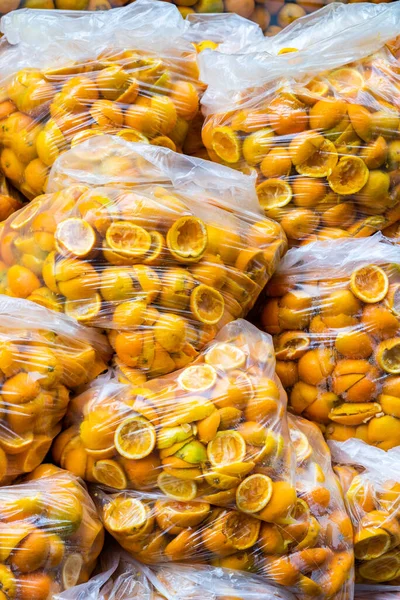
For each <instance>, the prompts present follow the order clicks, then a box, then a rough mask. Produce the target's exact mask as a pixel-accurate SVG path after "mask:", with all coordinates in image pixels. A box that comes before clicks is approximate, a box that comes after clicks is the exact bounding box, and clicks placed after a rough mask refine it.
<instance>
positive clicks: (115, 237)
mask: <svg viewBox="0 0 400 600" xmlns="http://www.w3.org/2000/svg"><path fill="white" fill-rule="evenodd" d="M106 242H107V245H108V246H109V247H110V248H111V249H112V250H114V251H115V252H118V253H119V254H120V255H121V256H124V257H127V258H129V259H134V260H137V261H139V260H140V259H141V258H142V257H144V256H145V255H146V254H147V252H149V250H150V248H151V236H150V233H149V232H148V231H146V230H145V229H143V227H139V226H138V225H134V224H133V223H130V222H129V221H114V222H113V223H111V225H110V226H109V227H108V229H107V231H106Z"/></svg>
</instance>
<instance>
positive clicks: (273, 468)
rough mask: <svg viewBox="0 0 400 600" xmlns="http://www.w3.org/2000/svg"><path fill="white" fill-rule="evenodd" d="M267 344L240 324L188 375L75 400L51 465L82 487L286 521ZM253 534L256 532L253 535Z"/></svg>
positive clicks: (283, 458)
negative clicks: (158, 494) (153, 494)
mask: <svg viewBox="0 0 400 600" xmlns="http://www.w3.org/2000/svg"><path fill="white" fill-rule="evenodd" d="M274 368H275V361H274V357H273V347H272V341H271V338H270V337H269V336H266V335H265V334H262V333H261V332H260V331H259V330H258V329H257V328H256V327H254V326H253V325H250V324H249V323H247V322H246V321H243V320H238V321H235V322H234V323H230V324H229V325H227V326H226V327H225V328H224V329H223V330H222V331H221V332H220V334H219V335H218V337H217V340H216V341H215V342H213V343H211V344H210V345H209V346H208V347H207V348H206V349H205V350H204V351H203V352H202V353H201V354H200V356H199V357H198V358H197V360H196V361H194V362H193V363H192V364H191V365H190V366H189V367H186V368H185V369H182V370H180V371H177V372H175V373H173V374H171V375H169V376H166V377H162V378H159V379H153V380H152V381H150V382H148V383H146V384H143V385H142V386H141V387H137V386H135V385H133V384H128V385H126V384H120V383H116V382H115V381H113V380H110V381H108V382H105V381H104V379H103V378H100V381H99V382H98V383H97V385H94V386H92V387H91V388H89V389H88V390H87V391H85V392H84V393H83V394H81V395H80V396H78V397H76V398H75V399H74V400H72V403H71V404H70V410H69V412H68V414H67V417H66V425H69V428H68V429H66V430H65V431H63V432H62V433H61V434H60V435H59V437H58V438H57V440H56V441H55V443H54V446H53V458H54V460H55V462H56V463H57V464H59V465H60V466H62V467H63V468H66V469H68V470H71V471H72V472H73V473H75V474H76V475H79V476H81V477H82V478H83V479H85V480H86V481H91V482H95V483H100V484H102V485H105V486H108V487H111V488H115V489H118V490H124V489H126V488H133V489H138V490H157V489H158V490H161V491H162V492H163V493H165V494H167V496H169V498H170V499H171V500H173V501H176V502H178V503H179V502H180V501H185V500H188V501H192V500H195V499H201V500H202V501H203V504H204V503H212V504H217V505H219V504H222V505H223V506H224V505H227V506H233V507H234V506H238V507H239V509H240V510H243V511H247V512H248V513H249V514H251V515H252V519H253V517H254V516H256V517H257V518H259V519H265V520H267V521H272V522H274V521H276V520H278V519H283V518H286V517H287V516H288V515H289V514H290V513H291V511H292V509H293V506H294V504H295V501H296V493H295V490H294V487H293V484H292V480H293V466H294V465H292V452H291V448H290V443H289V433H288V429H287V422H286V412H285V410H286V396H285V394H284V393H283V390H282V388H281V386H280V383H279V381H278V380H277V379H276V377H275V370H274ZM257 527H258V526H257Z"/></svg>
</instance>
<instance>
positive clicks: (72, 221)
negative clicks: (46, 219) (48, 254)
mask: <svg viewBox="0 0 400 600" xmlns="http://www.w3.org/2000/svg"><path fill="white" fill-rule="evenodd" d="M54 237H55V240H56V244H57V246H58V248H59V250H60V251H61V252H62V253H63V254H67V255H68V254H71V255H72V256H76V257H77V258H83V257H85V256H87V255H88V254H89V253H90V252H91V251H92V250H93V248H94V245H95V242H96V235H95V232H94V230H93V228H92V227H91V226H90V225H89V223H86V222H85V221H83V220H82V219H77V218H76V217H71V218H69V219H65V220H64V221H61V222H60V223H59V224H58V225H57V228H56V230H55V233H54Z"/></svg>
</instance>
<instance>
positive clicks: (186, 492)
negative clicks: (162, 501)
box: [157, 472, 197, 502]
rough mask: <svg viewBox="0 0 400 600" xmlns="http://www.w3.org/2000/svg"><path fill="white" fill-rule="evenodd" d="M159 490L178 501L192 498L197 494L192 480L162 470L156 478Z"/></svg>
mask: <svg viewBox="0 0 400 600" xmlns="http://www.w3.org/2000/svg"><path fill="white" fill-rule="evenodd" d="M157 485H158V487H159V488H160V490H161V491H162V492H163V493H164V494H165V495H166V496H168V497H169V498H172V499H174V500H179V501H185V502H186V501H189V500H194V499H195V498H196V496H197V485H196V483H195V482H194V481H190V480H183V479H180V478H178V477H173V476H171V475H168V474H167V473H165V472H163V473H160V475H159V476H158V479H157Z"/></svg>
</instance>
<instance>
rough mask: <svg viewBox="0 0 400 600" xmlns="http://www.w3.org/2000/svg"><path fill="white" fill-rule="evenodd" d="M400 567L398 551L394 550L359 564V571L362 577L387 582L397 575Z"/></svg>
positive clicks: (377, 581) (375, 581) (376, 581)
mask: <svg viewBox="0 0 400 600" xmlns="http://www.w3.org/2000/svg"><path fill="white" fill-rule="evenodd" d="M399 568H400V559H399V556H398V553H397V552H395V551H394V552H386V553H385V554H382V556H380V557H378V558H374V559H372V560H368V561H366V562H364V563H362V564H361V565H359V568H358V572H359V574H360V575H361V577H363V578H365V579H367V580H370V581H373V582H374V583H385V582H387V581H390V580H391V579H394V578H395V577H396V575H397V573H398V571H399Z"/></svg>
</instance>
